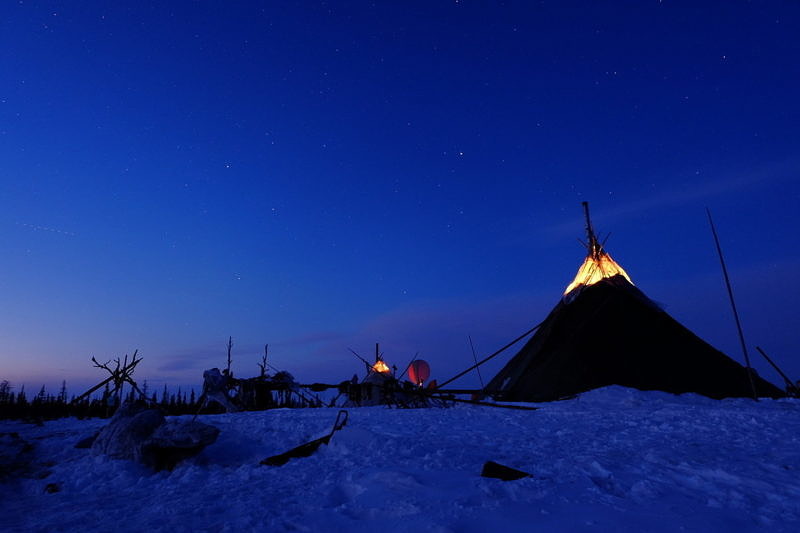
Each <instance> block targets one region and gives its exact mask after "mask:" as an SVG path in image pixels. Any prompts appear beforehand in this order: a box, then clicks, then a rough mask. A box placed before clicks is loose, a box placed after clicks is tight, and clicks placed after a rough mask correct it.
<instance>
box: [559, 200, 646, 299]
mask: <svg viewBox="0 0 800 533" xmlns="http://www.w3.org/2000/svg"><path fill="white" fill-rule="evenodd" d="M583 211H584V213H585V214H586V234H587V236H588V239H589V243H588V245H587V248H588V249H589V253H588V254H587V255H586V259H585V260H584V261H583V264H582V265H581V267H580V268H579V269H578V273H577V274H576V275H575V279H573V280H572V283H570V284H569V285H567V288H566V290H565V291H564V296H567V295H568V294H570V293H571V292H572V291H573V290H575V289H578V288H582V287H588V286H589V285H594V284H595V283H597V282H598V281H601V280H603V279H606V278H611V277H614V276H617V275H621V276H622V277H624V278H625V279H626V280H628V282H629V283H630V284H631V285H633V281H631V278H630V276H628V273H627V272H625V270H624V269H623V268H622V267H621V266H619V265H618V264H617V263H616V262H615V261H614V260H613V259H611V256H610V255H608V253H606V251H605V250H604V249H603V245H602V244H601V243H600V241H598V240H597V236H596V235H595V234H594V228H592V222H591V220H589V203H588V202H583Z"/></svg>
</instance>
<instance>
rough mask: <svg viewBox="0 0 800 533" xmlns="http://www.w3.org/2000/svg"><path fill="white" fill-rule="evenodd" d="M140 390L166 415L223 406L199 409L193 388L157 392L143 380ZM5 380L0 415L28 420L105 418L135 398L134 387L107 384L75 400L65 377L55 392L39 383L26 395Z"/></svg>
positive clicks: (0, 383)
mask: <svg viewBox="0 0 800 533" xmlns="http://www.w3.org/2000/svg"><path fill="white" fill-rule="evenodd" d="M142 385H143V386H142V392H143V393H144V394H145V395H146V397H147V399H148V401H149V402H150V403H151V404H152V405H153V406H157V407H158V408H160V409H161V410H162V411H163V412H164V413H165V414H167V415H187V414H192V415H193V414H195V413H197V412H198V411H199V412H200V413H201V414H215V413H223V412H225V409H224V408H223V407H222V406H220V405H218V404H215V403H211V404H209V405H206V406H204V407H203V408H202V409H200V404H199V401H198V400H199V398H198V397H197V395H196V394H195V391H194V389H190V390H189V391H188V392H187V391H186V390H182V389H181V388H180V387H179V388H178V390H177V391H175V392H170V391H169V390H168V388H167V386H166V385H164V389H163V390H162V391H160V392H159V393H155V392H153V393H152V394H151V393H150V392H149V391H148V387H147V382H146V381H145V382H144V383H143V384H142ZM13 389H14V387H13V386H12V385H11V383H9V382H8V381H6V380H0V419H16V420H28V421H32V422H36V421H41V420H54V419H56V418H63V417H69V416H74V417H77V418H97V417H99V418H107V417H110V416H111V415H113V414H114V411H115V410H116V408H117V407H118V406H119V404H120V402H122V401H125V400H128V401H133V400H135V399H138V398H137V396H138V394H137V393H136V391H134V390H132V389H131V390H129V391H128V393H126V394H124V395H118V394H113V393H112V391H111V389H110V387H109V386H108V385H106V386H105V388H104V389H102V391H100V392H98V393H97V394H95V395H93V396H92V397H86V398H83V399H80V400H78V401H76V398H77V397H76V396H75V395H72V396H71V397H70V396H68V394H67V383H66V381H62V382H61V388H60V389H59V390H58V392H57V393H51V392H49V391H47V389H46V387H45V386H44V385H42V388H41V389H39V392H37V393H36V394H35V395H33V396H30V395H29V393H28V392H27V391H26V390H25V386H24V385H23V386H22V387H20V389H19V391H16V392H15V391H14V390H13Z"/></svg>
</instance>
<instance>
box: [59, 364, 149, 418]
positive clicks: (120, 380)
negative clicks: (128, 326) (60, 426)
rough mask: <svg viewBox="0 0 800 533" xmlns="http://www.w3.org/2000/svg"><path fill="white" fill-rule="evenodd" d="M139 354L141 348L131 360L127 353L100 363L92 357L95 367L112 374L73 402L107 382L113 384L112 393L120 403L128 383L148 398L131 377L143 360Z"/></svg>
mask: <svg viewBox="0 0 800 533" xmlns="http://www.w3.org/2000/svg"><path fill="white" fill-rule="evenodd" d="M138 354H139V350H136V351H134V352H133V356H132V357H131V359H130V361H129V360H128V355H127V354H126V355H125V357H124V358H123V359H122V360H120V359H119V358H116V359H112V360H109V361H107V362H105V363H100V362H98V361H97V359H95V358H94V356H93V357H92V363H94V366H95V368H101V369H103V370H105V371H106V372H108V373H109V374H110V376H108V377H107V378H106V379H104V380H103V381H101V382H100V383H98V384H97V385H95V386H94V387H92V388H91V389H89V390H87V391H86V392H84V393H83V394H81V395H80V396H78V397H77V398H75V399H74V400H72V401H73V403H77V402H79V401H81V400H83V399H84V398H86V397H87V396H89V395H90V394H92V393H93V392H95V391H96V390H98V389H100V388H101V387H104V386H106V385H107V384H113V388H111V395H112V396H113V397H115V398H116V403H117V405H119V403H120V400H121V399H122V388H123V387H124V385H125V384H126V383H127V384H128V385H130V386H131V388H132V389H133V390H135V391H136V392H137V393H138V394H139V396H140V397H141V398H144V399H145V400H147V397H146V396H145V394H144V393H143V392H142V391H141V389H139V386H138V385H137V384H136V381H134V380H133V378H132V377H131V376H132V375H133V372H134V370H136V365H138V364H139V363H140V362H141V361H142V358H141V357H137V356H138Z"/></svg>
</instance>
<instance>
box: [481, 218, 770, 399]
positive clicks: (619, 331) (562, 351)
mask: <svg viewBox="0 0 800 533" xmlns="http://www.w3.org/2000/svg"><path fill="white" fill-rule="evenodd" d="M587 233H588V234H589V242H588V245H587V248H588V255H587V257H586V260H585V261H584V263H583V264H582V265H581V267H580V269H579V270H578V274H577V276H576V277H575V280H574V281H573V282H572V283H570V284H569V286H568V287H567V290H566V291H565V293H564V296H563V297H562V298H561V300H560V301H559V303H558V304H557V305H556V306H555V308H554V309H553V310H552V311H551V312H550V314H549V315H548V316H547V318H546V319H545V320H544V322H542V325H541V326H540V327H539V329H538V330H537V332H536V334H535V335H534V336H533V337H532V338H531V339H530V340H529V341H528V342H527V343H526V344H525V345H524V346H523V347H522V349H521V350H520V351H519V352H518V353H517V354H516V355H515V356H514V357H513V358H512V359H511V360H510V361H509V362H508V364H506V366H505V367H504V368H503V369H502V370H501V371H500V372H499V373H498V374H497V375H496V376H495V377H494V378H492V380H491V381H490V382H489V383H488V384H487V386H486V391H487V392H489V393H491V394H493V395H494V396H495V397H496V398H497V399H501V400H506V401H550V400H557V399H560V398H564V397H569V396H572V395H574V394H577V393H580V392H584V391H587V390H591V389H595V388H598V387H604V386H607V385H622V386H625V387H633V388H636V389H641V390H661V391H666V392H672V393H684V392H695V393H698V394H703V395H705V396H709V397H711V398H725V397H752V395H753V392H752V389H751V386H750V380H749V378H748V371H747V369H746V368H745V367H743V366H742V365H740V364H739V363H737V362H736V361H734V360H733V359H731V358H729V357H728V356H726V355H725V354H723V353H722V352H720V351H719V350H717V349H715V348H714V347H712V346H711V345H709V344H708V343H706V342H705V341H703V340H702V339H700V338H699V337H698V336H697V335H695V334H694V333H692V332H691V331H689V330H688V329H687V328H685V327H684V326H683V325H681V324H680V323H679V322H678V321H676V320H675V319H674V318H672V317H671V316H669V314H667V313H666V312H665V311H663V310H662V309H661V308H659V306H658V305H656V304H655V303H654V302H653V301H652V300H650V299H649V298H648V297H647V296H645V294H644V293H643V292H642V291H640V290H639V289H638V288H636V287H635V286H634V285H633V282H632V281H631V279H630V277H629V276H628V274H627V273H626V272H625V271H624V270H623V269H622V267H620V266H619V265H618V264H617V263H615V262H614V260H613V259H611V256H609V255H608V253H606V252H605V250H604V249H603V246H602V245H601V244H600V243H599V242H598V240H597V238H596V237H595V235H594V231H593V230H592V228H591V224H590V223H589V220H588V210H587ZM753 377H754V382H755V387H756V393H757V395H758V396H761V397H767V396H768V397H780V396H783V392H782V391H781V390H780V389H778V388H777V387H775V386H774V385H772V384H771V383H769V382H767V381H765V380H763V379H761V378H759V377H758V376H755V375H754V376H753Z"/></svg>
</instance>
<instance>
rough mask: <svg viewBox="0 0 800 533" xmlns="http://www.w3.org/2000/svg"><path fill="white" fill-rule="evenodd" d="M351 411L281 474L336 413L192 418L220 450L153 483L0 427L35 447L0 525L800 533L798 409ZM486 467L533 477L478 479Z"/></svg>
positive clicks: (622, 400) (4, 503)
mask: <svg viewBox="0 0 800 533" xmlns="http://www.w3.org/2000/svg"><path fill="white" fill-rule="evenodd" d="M349 412H350V422H349V424H348V426H347V427H346V428H345V429H343V430H342V431H341V432H340V433H337V434H336V436H334V438H333V440H332V441H331V445H330V446H328V447H325V446H323V447H322V448H321V449H320V451H319V452H318V453H317V454H315V455H313V456H311V457H309V458H305V459H295V460H292V461H290V462H289V463H288V464H286V465H285V466H282V467H267V466H259V464H258V462H259V461H260V460H261V459H263V458H264V457H266V456H269V455H274V454H277V453H280V452H283V451H286V450H287V449H289V448H291V447H293V446H295V445H297V444H301V443H303V442H305V441H307V440H310V439H313V438H316V437H319V436H321V435H323V434H324V433H326V432H327V431H328V430H329V429H330V426H331V424H332V423H333V420H334V418H335V416H336V410H335V409H305V410H273V411H265V412H256V413H240V414H232V415H216V416H205V417H200V418H201V420H203V421H204V422H206V423H209V424H213V425H215V426H217V427H218V428H220V429H221V430H222V433H221V434H220V437H219V439H218V441H217V442H216V443H215V444H213V445H212V446H210V447H209V448H207V449H206V450H205V451H204V452H203V453H202V454H201V455H199V456H198V457H196V458H195V459H192V460H190V461H188V462H186V463H183V464H181V465H179V466H178V467H177V468H176V469H175V470H174V471H172V472H160V473H151V472H149V471H148V470H146V469H145V468H144V467H140V466H138V465H136V464H133V463H130V462H127V461H115V460H111V459H107V458H105V457H94V456H92V455H91V453H90V452H89V450H85V449H83V450H82V449H76V448H74V447H73V445H74V444H75V443H76V442H77V441H78V440H79V439H80V438H82V437H85V436H87V435H90V434H91V433H92V432H94V431H95V430H97V429H98V428H100V427H101V426H103V425H104V424H105V423H106V421H104V420H90V421H78V420H74V419H64V420H56V421H52V422H47V423H45V425H44V426H42V427H37V426H33V425H28V424H22V423H19V422H0V433H3V432H6V433H7V432H17V433H19V435H20V436H21V437H22V438H23V439H25V440H26V441H28V442H30V443H33V444H34V449H33V451H32V452H29V455H30V456H31V459H32V464H30V465H29V467H28V469H27V472H26V474H25V476H26V477H22V478H20V477H19V476H15V478H14V479H12V480H9V479H5V480H3V481H0V521H1V522H2V523H0V529H2V530H3V531H76V530H79V531H110V530H116V531H148V530H154V531H252V530H261V531H376V530H377V531H382V532H387V531H414V532H420V531H437V532H446V531H459V532H460V531H465V532H473V531H474V532H478V531H503V530H507V531H680V530H686V531H766V530H769V531H800V401H797V400H779V401H772V400H763V401H761V402H758V403H755V402H753V401H750V400H724V401H714V400H709V399H706V398H703V397H699V396H694V395H684V396H680V397H679V396H672V395H669V394H665V393H658V392H640V391H633V390H628V389H623V388H619V387H610V388H606V389H602V390H598V391H593V392H590V393H586V394H584V395H583V396H582V397H580V398H579V399H576V400H570V401H565V402H559V403H552V404H543V405H542V406H541V409H540V410H538V411H512V410H505V409H497V408H491V407H474V406H464V405H459V406H458V407H454V408H451V409H418V410H396V409H386V408H380V407H370V408H359V409H350V410H349ZM1 451H2V450H0V452H1ZM0 455H2V454H0ZM487 460H494V461H497V462H500V463H503V464H506V465H509V466H512V467H515V468H518V469H521V470H525V471H527V472H530V473H531V474H533V476H534V477H532V478H526V479H521V480H518V481H509V482H503V481H500V480H496V479H487V478H482V477H480V475H479V474H480V471H481V467H482V465H483V463H484V462H485V461H487ZM48 473H49V474H48ZM45 476H46V477H45ZM51 483H56V484H58V485H59V486H60V490H59V491H58V492H55V493H48V492H45V487H46V486H47V485H48V484H51Z"/></svg>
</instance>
